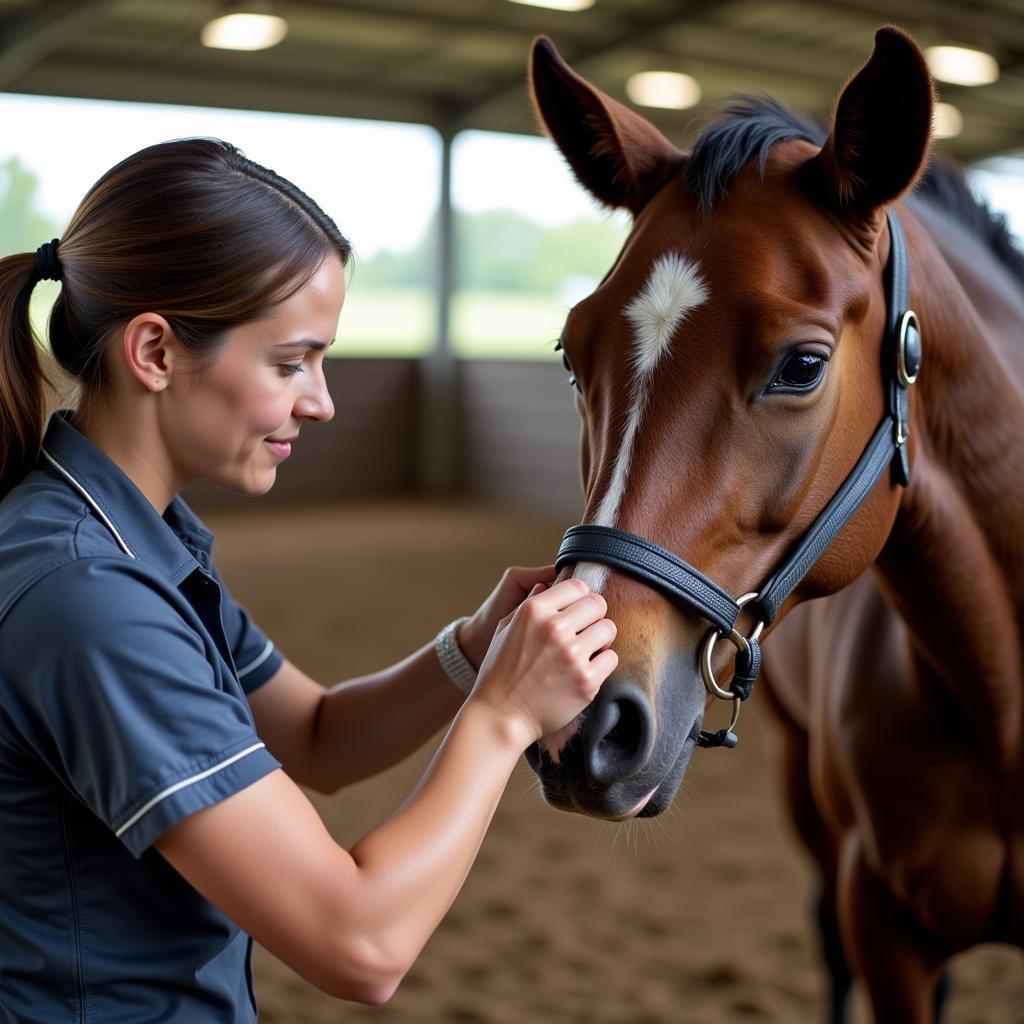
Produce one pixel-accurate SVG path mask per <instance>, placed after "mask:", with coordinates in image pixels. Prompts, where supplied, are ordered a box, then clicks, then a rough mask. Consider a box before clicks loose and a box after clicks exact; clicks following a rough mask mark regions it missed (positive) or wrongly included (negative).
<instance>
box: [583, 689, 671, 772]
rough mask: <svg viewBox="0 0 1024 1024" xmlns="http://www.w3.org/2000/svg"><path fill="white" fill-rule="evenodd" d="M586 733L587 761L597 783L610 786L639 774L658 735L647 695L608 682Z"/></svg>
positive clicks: (591, 713) (584, 731)
mask: <svg viewBox="0 0 1024 1024" xmlns="http://www.w3.org/2000/svg"><path fill="white" fill-rule="evenodd" d="M582 732H583V735H582V739H583V750H584V762H585V764H586V769H587V774H588V775H589V776H590V778H591V780H592V781H593V782H596V783H599V784H602V785H607V784H609V783H612V782H617V781H619V780H621V779H625V778H628V777H629V776H631V775H635V774H636V773H637V772H638V771H639V770H640V769H641V768H642V767H643V766H644V764H645V763H646V761H647V758H648V757H649V756H650V752H651V745H652V742H653V735H654V729H653V721H652V715H651V709H650V705H649V703H648V701H647V696H646V694H644V692H643V691H642V690H641V689H640V688H639V687H637V686H634V685H633V684H632V683H627V682H624V681H622V680H613V681H611V682H609V683H606V684H605V685H604V686H603V687H602V688H601V692H600V693H599V694H598V696H597V700H596V701H595V702H594V704H593V706H592V707H591V709H590V712H589V714H588V715H587V719H586V722H585V723H584V726H583V730H582Z"/></svg>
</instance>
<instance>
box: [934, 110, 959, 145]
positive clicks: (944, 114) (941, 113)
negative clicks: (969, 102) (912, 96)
mask: <svg viewBox="0 0 1024 1024" xmlns="http://www.w3.org/2000/svg"><path fill="white" fill-rule="evenodd" d="M963 127H964V116H963V114H961V113H960V111H959V110H957V109H956V107H954V106H953V104H952V103H936V104H935V116H934V118H933V119H932V138H935V139H953V138H956V136H957V135H959V134H960V132H961V131H963Z"/></svg>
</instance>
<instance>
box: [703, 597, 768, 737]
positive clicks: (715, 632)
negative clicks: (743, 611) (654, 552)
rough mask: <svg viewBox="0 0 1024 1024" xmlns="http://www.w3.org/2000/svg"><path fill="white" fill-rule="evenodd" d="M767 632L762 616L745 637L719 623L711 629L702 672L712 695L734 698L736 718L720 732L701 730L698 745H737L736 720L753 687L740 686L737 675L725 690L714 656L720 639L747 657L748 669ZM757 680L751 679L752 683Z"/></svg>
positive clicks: (742, 599)
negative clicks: (761, 638) (720, 681)
mask: <svg viewBox="0 0 1024 1024" xmlns="http://www.w3.org/2000/svg"><path fill="white" fill-rule="evenodd" d="M756 597H757V594H755V593H749V594H744V595H743V596H742V597H738V598H737V599H736V605H737V607H739V608H742V607H743V606H744V605H745V604H747V603H748V602H749V601H753V600H754V598H756ZM763 631H764V620H763V619H758V620H757V625H756V626H755V627H754V629H753V632H751V634H750V636H744V635H743V634H742V633H740V632H739V631H738V630H737V629H736V628H735V627H733V628H732V629H730V630H729V631H728V632H725V631H724V630H721V629H718V628H717V627H715V626H712V628H711V629H710V630H709V631H708V635H707V636H706V637H705V638H704V645H703V647H702V648H701V652H700V673H701V675H702V676H703V677H704V689H706V690H707V691H708V693H709V694H711V696H712V697H717V698H718V699H719V700H731V701H732V717H731V718H730V720H729V725H728V726H727V727H726V728H725V729H719V730H718V732H707V731H706V730H705V729H701V730H700V731H699V732H698V734H697V745H698V746H700V747H735V746H736V744H737V742H738V740H739V737H738V736H736V734H735V733H734V732H733V729H734V728H735V727H736V721H737V719H738V718H739V717H740V704H741V703H742V702H743V701H744V700H746V699H747V697H749V696H750V686H745V687H740V686H738V685H737V678H736V677H734V678H733V685H732V686H731V687H730V688H729V689H728V690H725V689H723V688H722V687H721V686H720V685H719V683H718V680H717V679H716V678H715V670H714V667H713V665H712V657H713V654H714V650H715V644H716V643H718V641H719V640H721V639H723V638H725V639H726V640H728V641H729V642H730V643H732V644H733V646H734V647H735V648H736V650H737V651H738V654H737V660H738V659H739V658H741V657H742V658H743V659H744V660H745V661H746V662H747V667H748V671H751V669H752V668H753V658H754V652H755V645H756V644H757V641H758V640H759V639H760V637H761V633H762V632H763ZM755 674H756V672H755ZM752 683H753V681H752V680H751V685H752Z"/></svg>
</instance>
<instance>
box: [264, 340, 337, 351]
mask: <svg viewBox="0 0 1024 1024" xmlns="http://www.w3.org/2000/svg"><path fill="white" fill-rule="evenodd" d="M333 344H334V339H333V338H331V340H330V341H318V340H317V339H316V338H301V339H299V340H298V341H279V342H277V344H275V345H274V348H311V349H314V350H316V351H317V352H322V351H323V350H324V349H325V348H330V347H331V345H333Z"/></svg>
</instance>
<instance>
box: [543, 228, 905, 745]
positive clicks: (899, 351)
mask: <svg viewBox="0 0 1024 1024" xmlns="http://www.w3.org/2000/svg"><path fill="white" fill-rule="evenodd" d="M888 223H889V236H890V242H891V245H890V254H889V261H888V263H887V264H886V267H885V272H884V283H885V304H886V329H885V336H884V338H883V342H882V344H883V349H884V355H883V380H882V386H883V388H884V389H885V393H886V413H885V416H884V417H883V418H882V420H881V422H880V423H879V424H878V426H877V427H876V428H875V432H874V434H873V435H872V437H871V439H870V440H869V441H868V443H867V445H866V446H865V448H864V451H863V452H862V453H861V456H860V458H859V459H858V460H857V464H856V465H855V466H854V467H853V469H852V470H851V471H850V472H849V474H848V475H847V477H846V479H845V480H844V481H843V482H842V484H841V485H840V487H839V490H838V491H836V493H835V494H834V495H833V496H832V498H831V499H830V500H829V502H828V504H827V505H826V506H825V507H824V508H823V509H822V510H821V512H820V513H819V514H818V516H817V518H816V519H815V520H814V522H813V523H812V524H811V526H810V527H809V528H808V530H807V531H806V532H805V533H804V535H803V536H802V537H800V538H799V540H797V541H796V543H795V544H794V545H793V547H792V548H791V549H790V550H789V551H788V552H787V554H786V556H785V558H784V559H783V561H782V564H781V565H780V566H779V567H778V568H777V569H776V570H775V572H774V573H773V574H772V576H771V577H770V578H769V579H768V581H767V582H766V583H765V584H764V586H763V587H762V588H761V590H760V591H759V592H758V593H757V594H744V595H743V597H741V598H740V599H739V600H734V599H733V597H732V595H731V594H729V592H728V591H727V590H725V589H724V588H723V587H721V586H719V584H717V583H716V582H715V581H714V580H712V579H710V578H709V577H708V576H705V575H704V573H702V572H701V571H700V570H699V569H697V568H695V567H694V566H692V565H690V564H689V563H688V562H684V561H683V560H682V559H681V558H679V557H678V555H674V554H673V553H672V552H671V551H666V550H665V549H664V548H662V547H660V546H659V545H657V544H655V543H654V542H653V541H650V540H646V539H645V538H643V537H638V536H636V534H633V533H627V532H626V531H624V530H618V529H615V528H613V527H609V526H596V525H580V526H571V527H570V528H569V529H568V530H566V532H565V536H564V537H563V538H562V543H561V546H560V547H559V549H558V555H557V556H556V558H555V568H556V570H557V571H559V572H560V571H561V570H562V569H564V568H565V567H566V566H568V565H573V564H575V563H577V562H597V563H599V564H601V565H606V566H609V567H610V568H613V569H618V570H619V571H620V572H624V573H627V574H629V575H630V576H632V577H633V578H634V579H638V580H640V581H641V582H643V583H646V584H647V585H648V586H650V587H653V588H654V589H655V590H658V591H660V592H661V593H663V594H665V595H666V596H667V597H669V598H670V599H672V600H675V601H678V602H679V603H680V604H682V605H683V606H685V607H687V608H688V609H689V610H690V611H692V612H696V613H697V614H698V615H700V616H701V618H704V619H706V620H707V621H708V622H710V623H712V629H711V631H710V633H709V634H708V636H707V638H706V639H705V641H704V645H703V648H702V651H701V662H700V668H701V675H702V676H703V679H704V686H705V688H706V689H707V691H708V693H710V694H711V695H712V696H714V697H717V698H718V699H719V700H731V701H732V702H733V712H732V721H731V722H730V723H729V727H728V728H727V729H719V730H718V731H717V732H715V733H709V732H705V731H704V730H699V731H698V732H697V733H696V734H695V735H694V740H695V742H696V743H697V745H698V746H701V747H733V746H735V745H736V742H737V740H736V735H735V734H734V733H733V731H732V730H733V727H734V726H735V724H736V719H737V717H738V715H739V706H740V702H741V701H743V700H745V699H746V698H747V697H748V696H749V695H750V691H751V688H752V687H753V685H754V680H755V679H756V678H757V675H758V672H759V671H760V667H761V648H760V644H759V642H758V641H759V639H760V636H761V633H762V632H763V631H764V629H765V627H766V626H770V625H771V624H772V622H774V621H775V616H776V615H777V614H778V613H779V609H780V608H781V607H782V605H783V604H784V603H785V601H786V600H787V598H789V596H790V595H791V594H792V593H793V591H794V590H795V589H796V587H797V586H798V584H799V583H800V581H801V580H802V579H803V578H804V577H805V576H806V575H807V573H808V572H810V570H811V569H812V568H813V567H814V565H815V563H816V562H817V561H818V559H819V558H820V557H821V555H822V552H824V551H825V549H826V548H827V547H828V546H829V544H831V543H832V541H833V540H834V539H835V537H836V535H837V534H838V533H839V532H840V530H842V529H843V527H844V526H845V525H846V524H847V523H848V522H849V521H850V519H851V518H852V517H853V516H854V514H855V513H856V512H857V510H858V509H859V508H860V507H861V505H863V504H864V502H865V501H866V500H867V497H868V495H869V494H870V493H871V492H872V490H874V488H875V486H876V484H877V483H878V481H879V480H880V479H881V478H882V476H883V475H884V474H885V472H886V470H887V469H888V468H890V467H891V473H892V479H893V481H894V482H895V483H896V484H898V485H901V486H904V487H905V486H907V484H908V483H909V481H910V455H909V452H908V450H907V444H906V442H907V439H908V437H909V436H910V429H909V423H910V392H909V389H910V386H911V385H912V384H913V383H914V381H916V380H917V376H918V373H919V372H920V367H921V348H922V346H921V327H920V324H919V323H918V319H917V314H915V313H914V311H913V310H912V309H910V308H909V303H908V297H909V291H910V263H909V259H908V256H907V243H906V238H905V236H904V234H903V228H902V225H901V224H900V221H899V218H898V217H897V216H896V214H895V213H893V212H892V211H891V210H890V211H889V213H888ZM748 602H754V607H755V609H756V612H757V617H758V624H757V626H755V627H754V630H753V632H752V633H751V634H750V636H747V637H745V636H743V635H742V634H741V633H739V632H738V631H737V629H736V620H737V619H738V617H739V614H740V609H741V608H742V606H743V605H745V604H747V603H748ZM723 638H725V639H727V640H729V641H730V643H732V644H733V646H734V647H735V648H736V652H737V654H736V667H735V669H734V672H733V679H732V682H731V684H730V687H729V689H728V690H726V689H724V688H723V687H721V686H719V684H718V681H717V680H716V679H715V674H714V671H713V668H712V664H711V659H712V653H713V651H714V646H715V644H716V643H717V642H718V641H719V640H720V639H723Z"/></svg>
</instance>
